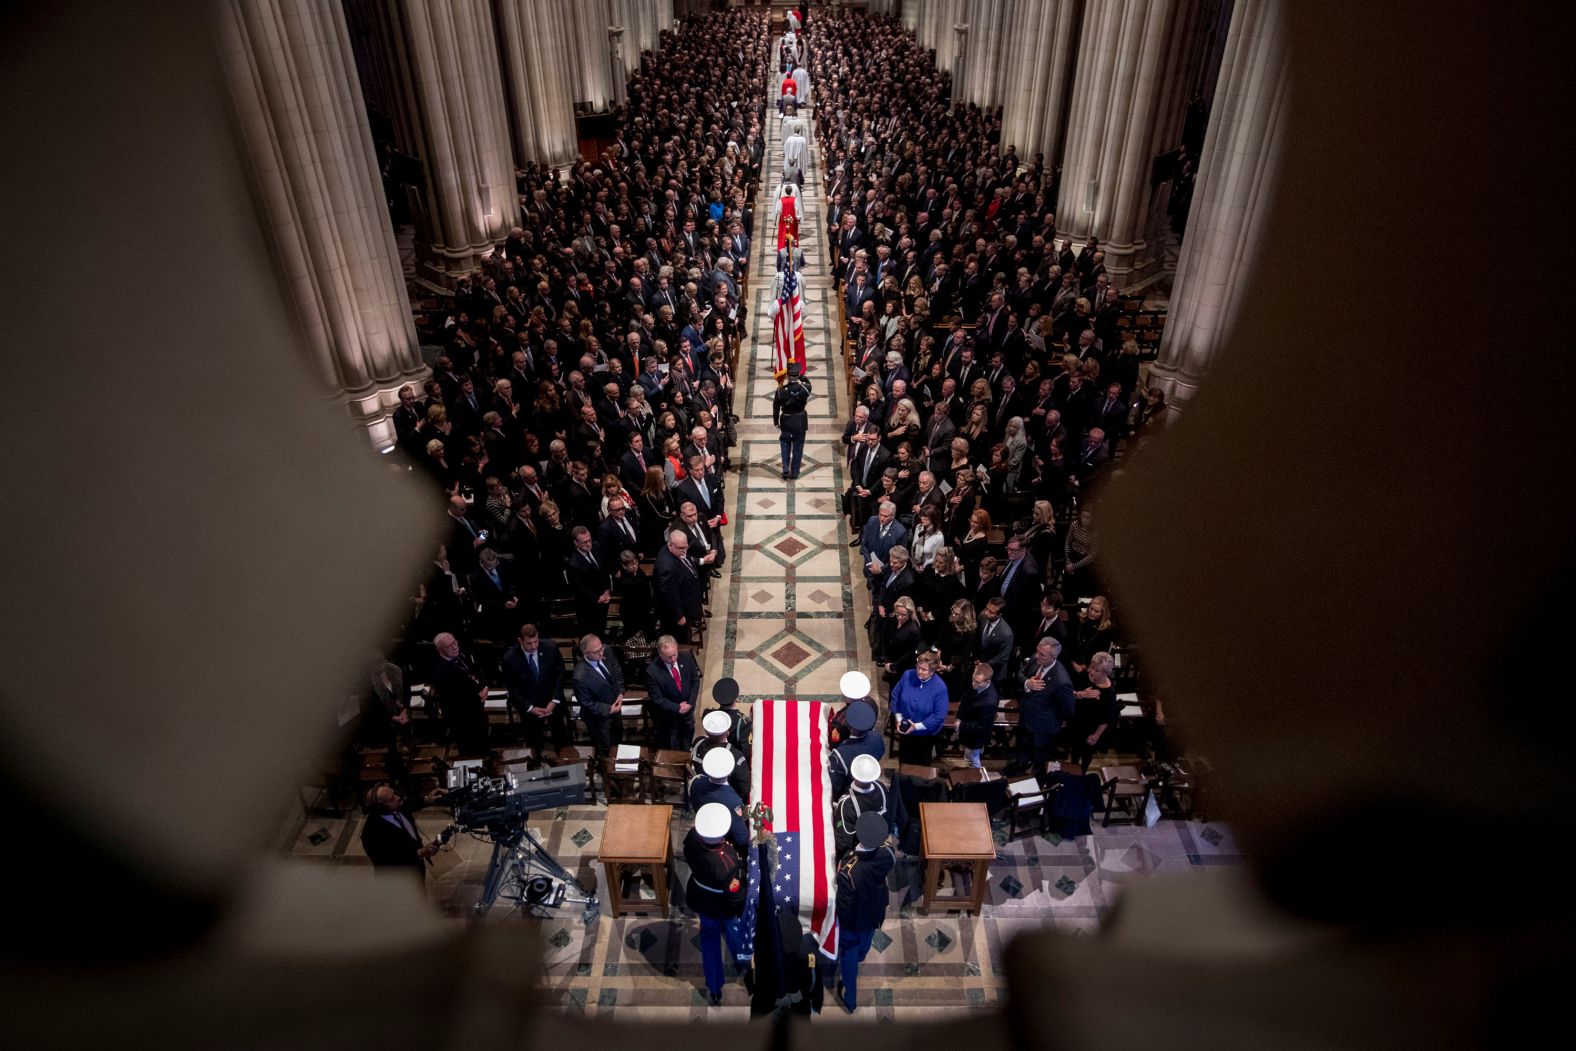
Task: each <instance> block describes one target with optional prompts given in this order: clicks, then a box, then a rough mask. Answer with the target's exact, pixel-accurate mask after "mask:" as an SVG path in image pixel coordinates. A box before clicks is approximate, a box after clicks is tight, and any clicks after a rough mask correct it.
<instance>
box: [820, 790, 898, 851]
mask: <svg viewBox="0 0 1576 1051" xmlns="http://www.w3.org/2000/svg"><path fill="white" fill-rule="evenodd" d="M863 814H879V815H881V819H882V820H883V821H885V822H886V825H887V831H888V832H890V833H891V834H892V835H894V836H901V835H902V833H903V826H904V825H906V824H907V823H908V811H907V810H906V809H905V808H904V806H903V796H902V794H901V793H899V792H898V791H897V790H896V789H893V788H888V787H887V786H886V785H884V784H882V783H881V782H880V781H872V782H870V783H869V784H865V785H862V784H860V783H859V782H857V781H856V782H854V784H853V787H851V788H850V789H849V790H848V792H847V793H846V794H844V795H843V796H842V797H841V798H840V799H838V801H837V802H836V803H833V804H832V836H833V841H834V844H835V847H836V850H837V856H838V857H840V858H841V857H843V856H844V855H845V854H847V853H848V852H849V851H851V850H853V849H854V845H855V844H856V843H857V842H858V840H859V831H858V830H859V818H860V816H861V815H863Z"/></svg>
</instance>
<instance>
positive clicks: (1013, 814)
mask: <svg viewBox="0 0 1576 1051" xmlns="http://www.w3.org/2000/svg"><path fill="white" fill-rule="evenodd" d="M1023 780H1029V779H1028V778H1022V779H1020V781H1019V782H1014V783H1021V781H1023ZM1033 780H1034V782H1035V783H1036V784H1037V785H1038V786H1039V791H1038V792H1013V791H1012V785H1011V784H1009V785H1008V789H1007V815H1008V818H1007V821H1008V824H1007V839H1008V840H1009V841H1011V840H1012V838H1013V837H1015V836H1016V835H1017V834H1018V833H1019V832H1020V831H1021V830H1022V829H1025V828H1032V829H1034V830H1035V831H1036V832H1044V831H1045V805H1046V803H1047V802H1049V801H1050V798H1051V794H1050V792H1049V791H1048V790H1047V789H1046V787H1045V782H1044V781H1042V780H1040V779H1039V778H1038V777H1036V778H1033Z"/></svg>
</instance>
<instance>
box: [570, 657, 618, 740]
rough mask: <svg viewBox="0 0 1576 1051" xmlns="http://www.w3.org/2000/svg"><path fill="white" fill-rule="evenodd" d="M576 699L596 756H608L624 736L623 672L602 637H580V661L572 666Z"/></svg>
mask: <svg viewBox="0 0 1576 1051" xmlns="http://www.w3.org/2000/svg"><path fill="white" fill-rule="evenodd" d="M574 690H575V700H577V701H579V702H580V720H581V722H583V723H585V724H586V735H587V736H589V737H590V738H591V747H592V748H593V749H594V750H595V751H596V754H597V755H609V754H611V753H612V751H613V746H614V745H616V744H618V742H619V740H620V739H621V738H622V737H623V726H622V725H621V724H622V722H623V711H624V673H623V672H622V671H621V670H620V669H619V666H618V661H616V660H612V659H610V657H609V654H608V652H607V650H606V648H605V647H604V646H603V645H602V640H601V638H599V637H598V636H596V635H586V636H584V637H582V638H581V640H580V663H579V664H577V665H576V666H575V674H574Z"/></svg>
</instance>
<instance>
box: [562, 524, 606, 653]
mask: <svg viewBox="0 0 1576 1051" xmlns="http://www.w3.org/2000/svg"><path fill="white" fill-rule="evenodd" d="M570 536H571V537H573V539H574V544H575V549H574V550H573V551H571V552H570V553H569V557H568V558H567V559H566V560H565V562H564V572H565V573H566V574H567V575H568V577H569V590H570V592H571V593H572V594H573V595H574V598H575V619H576V621H577V623H579V624H580V626H581V627H583V628H588V629H590V631H591V632H592V633H593V634H600V633H602V632H605V631H607V607H608V604H609V603H610V602H612V601H613V575H612V573H611V572H610V570H609V567H610V566H611V565H612V563H610V562H605V561H603V560H602V559H601V558H599V557H598V555H597V553H596V548H595V545H594V544H592V542H591V530H589V529H587V528H586V527H585V526H575V528H574V531H573V532H572V533H570Z"/></svg>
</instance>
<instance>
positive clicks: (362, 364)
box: [219, 0, 425, 446]
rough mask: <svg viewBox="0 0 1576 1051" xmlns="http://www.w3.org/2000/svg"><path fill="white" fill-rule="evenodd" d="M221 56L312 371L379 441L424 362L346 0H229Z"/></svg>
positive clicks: (386, 436)
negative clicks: (333, 0)
mask: <svg viewBox="0 0 1576 1051" xmlns="http://www.w3.org/2000/svg"><path fill="white" fill-rule="evenodd" d="M219 12H220V14H221V15H222V18H221V27H222V33H223V36H222V45H223V52H224V66H225V72H226V75H227V78H228V80H229V83H230V89H231V95H232V97H233V99H234V108H235V112H236V115H237V118H238V119H237V126H238V128H239V131H240V135H241V138H242V140H243V142H244V144H245V148H246V153H247V158H248V160H249V161H250V168H251V174H252V182H253V187H254V191H255V193H256V196H257V198H258V201H259V205H260V208H259V210H260V212H261V213H262V216H263V220H264V225H265V228H266V229H267V231H268V235H269V244H270V248H271V249H272V252H273V256H274V259H275V262H276V264H277V267H278V269H279V273H280V276H281V278H282V279H283V284H284V286H285V289H286V292H287V300H288V302H289V303H290V306H291V307H292V308H293V309H292V313H293V315H294V317H295V321H296V324H297V327H298V328H299V330H300V332H301V336H302V339H303V341H304V343H305V345H306V346H307V347H308V348H310V350H311V353H312V364H313V366H314V368H315V371H316V372H317V374H318V377H319V378H320V379H321V380H322V381H323V382H324V383H325V384H326V385H327V386H328V387H329V388H330V389H331V390H332V391H334V393H335V395H336V396H337V397H338V398H339V399H340V400H341V401H342V402H343V403H344V404H345V405H346V406H347V407H348V408H349V409H350V411H351V413H352V415H353V416H354V417H355V418H356V419H357V420H359V421H361V422H362V423H364V424H365V426H366V427H367V430H368V433H369V435H370V437H371V438H372V440H373V441H374V442H375V443H377V444H378V445H379V446H382V445H387V444H389V443H390V442H392V441H393V440H394V428H393V424H392V422H391V421H390V420H389V414H390V413H391V412H392V411H393V410H394V409H395V408H397V407H398V405H399V395H398V392H399V388H400V386H401V385H403V384H405V383H408V382H413V381H418V380H419V379H420V378H421V377H422V375H423V374H424V372H425V370H424V368H423V366H422V361H421V348H420V345H419V344H418V342H417V339H416V330H415V327H414V326H413V324H412V321H411V309H410V300H409V299H408V298H407V296H406V293H405V278H404V274H403V272H402V271H401V268H400V260H399V250H398V248H397V247H396V246H395V243H394V233H393V229H392V227H391V226H390V224H389V214H388V209H387V207H386V206H385V204H384V197H383V186H382V181H381V178H380V176H379V173H378V163H377V157H376V154H375V152H374V150H373V146H372V134H371V131H370V130H369V128H368V125H367V111H366V102H365V100H364V99H363V97H362V94H361V85H360V82H359V80H358V79H357V76H356V64H355V58H354V56H353V55H352V53H351V49H350V33H349V31H348V30H347V28H346V26H345V13H344V9H343V8H342V7H341V6H340V5H339V4H323V3H317V2H315V0H226V2H225V3H224V4H223V5H222V6H221V8H220V9H219Z"/></svg>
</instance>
